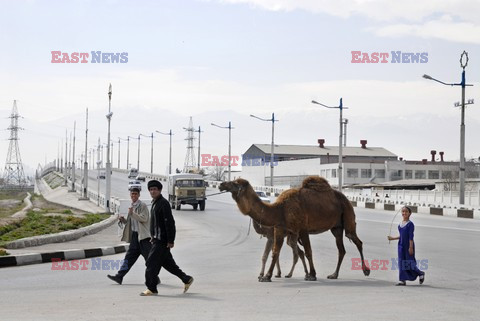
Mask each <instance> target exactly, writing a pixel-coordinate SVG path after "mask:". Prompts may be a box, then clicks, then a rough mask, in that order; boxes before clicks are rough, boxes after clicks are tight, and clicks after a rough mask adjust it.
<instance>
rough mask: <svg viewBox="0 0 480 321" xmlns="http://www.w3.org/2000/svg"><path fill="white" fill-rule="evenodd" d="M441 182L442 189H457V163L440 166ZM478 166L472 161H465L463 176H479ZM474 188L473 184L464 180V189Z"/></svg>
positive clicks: (479, 168)
mask: <svg viewBox="0 0 480 321" xmlns="http://www.w3.org/2000/svg"><path fill="white" fill-rule="evenodd" d="M439 169H441V171H442V183H443V190H444V191H456V190H458V189H459V184H460V183H459V174H458V172H459V168H458V165H453V164H452V165H447V166H445V165H444V166H442V167H441V168H439ZM479 177H480V166H478V165H477V164H476V163H474V162H471V161H469V162H465V178H466V179H468V178H479ZM473 188H474V184H472V183H469V182H465V190H466V191H471V190H473Z"/></svg>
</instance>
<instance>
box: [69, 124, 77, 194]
mask: <svg viewBox="0 0 480 321" xmlns="http://www.w3.org/2000/svg"><path fill="white" fill-rule="evenodd" d="M76 127H77V122H76V121H74V122H73V154H72V158H71V160H72V189H71V190H69V192H75V132H76Z"/></svg>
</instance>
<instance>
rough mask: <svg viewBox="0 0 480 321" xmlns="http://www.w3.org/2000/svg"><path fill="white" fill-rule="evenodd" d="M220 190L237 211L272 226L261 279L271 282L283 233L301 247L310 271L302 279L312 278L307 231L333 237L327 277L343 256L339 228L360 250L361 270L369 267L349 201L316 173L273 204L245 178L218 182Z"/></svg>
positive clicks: (285, 192)
mask: <svg viewBox="0 0 480 321" xmlns="http://www.w3.org/2000/svg"><path fill="white" fill-rule="evenodd" d="M219 188H220V190H221V191H229V192H231V193H232V198H233V199H234V200H235V202H236V203H237V205H238V208H239V209H240V211H241V212H242V213H243V214H245V215H248V216H250V217H251V218H252V219H253V220H255V221H256V222H258V223H259V224H261V225H265V226H271V227H274V245H273V251H272V263H271V265H270V268H269V270H268V272H267V274H266V275H265V276H264V278H263V279H262V280H261V281H271V277H272V273H273V268H274V266H275V263H276V262H277V260H278V255H279V252H280V249H281V247H282V245H283V239H284V235H285V233H287V232H289V233H292V234H293V235H295V236H297V237H298V238H299V239H300V241H301V243H302V245H303V247H304V250H305V256H306V257H307V259H308V262H309V266H310V273H309V274H308V275H307V276H306V277H305V280H309V281H314V280H316V279H317V278H316V271H315V267H314V265H313V259H312V248H311V245H310V239H309V234H318V233H323V232H325V231H328V230H330V231H331V232H332V234H333V235H334V236H335V240H336V244H337V248H338V262H337V267H336V269H335V272H334V273H332V274H331V275H329V276H328V278H329V279H336V278H338V273H339V270H340V266H341V264H342V260H343V257H344V256H345V246H344V244H343V231H344V230H345V235H346V236H347V237H348V238H349V239H350V240H351V241H353V243H355V245H356V246H357V248H358V251H359V252H360V257H361V260H362V270H363V273H364V274H365V275H369V274H370V270H369V269H368V268H367V266H366V265H365V264H364V263H363V262H364V258H363V250H362V241H360V239H359V238H358V236H357V233H356V222H355V212H354V211H353V207H352V205H351V204H350V201H349V200H348V199H347V198H346V197H345V195H343V194H342V193H340V192H338V191H335V190H334V189H332V188H331V187H330V185H329V184H328V182H327V181H326V180H325V179H323V178H321V177H318V176H310V177H307V178H306V179H305V180H304V181H303V183H302V187H301V188H298V189H289V190H286V191H284V192H283V193H282V194H280V196H279V197H278V198H277V201H276V202H275V203H273V204H267V203H264V202H262V201H261V200H260V199H259V198H258V196H257V195H256V193H255V191H254V190H253V188H252V186H251V185H250V183H249V182H248V181H247V180H244V179H241V178H239V179H236V180H234V181H230V182H223V183H222V184H220V187H219Z"/></svg>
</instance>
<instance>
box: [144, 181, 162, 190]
mask: <svg viewBox="0 0 480 321" xmlns="http://www.w3.org/2000/svg"><path fill="white" fill-rule="evenodd" d="M147 186H148V189H150V188H152V187H156V188H158V189H159V190H161V189H162V188H163V185H162V183H160V182H159V181H157V180H154V179H153V180H151V181H148V184H147Z"/></svg>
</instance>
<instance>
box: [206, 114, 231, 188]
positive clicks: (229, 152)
mask: <svg viewBox="0 0 480 321" xmlns="http://www.w3.org/2000/svg"><path fill="white" fill-rule="evenodd" d="M211 125H212V126H215V127H218V128H224V129H228V181H230V173H231V171H232V164H231V163H232V129H234V128H233V127H232V122H228V126H227V127H223V126H218V125H217V124H214V123H212V124H211Z"/></svg>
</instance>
